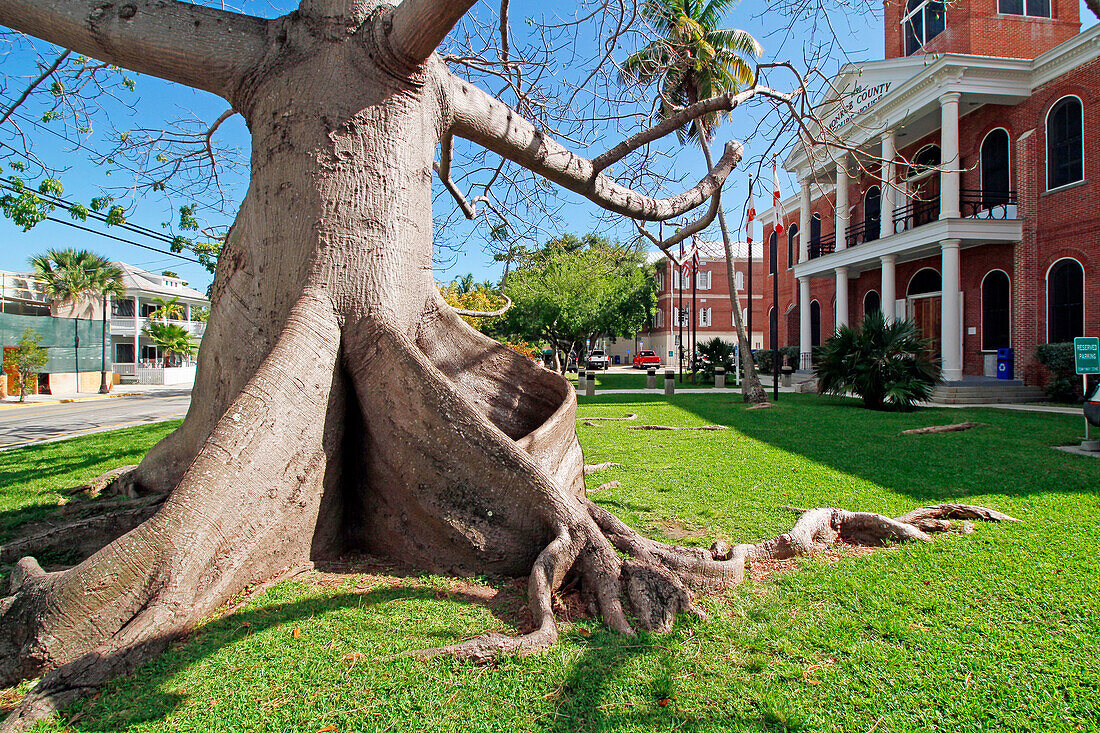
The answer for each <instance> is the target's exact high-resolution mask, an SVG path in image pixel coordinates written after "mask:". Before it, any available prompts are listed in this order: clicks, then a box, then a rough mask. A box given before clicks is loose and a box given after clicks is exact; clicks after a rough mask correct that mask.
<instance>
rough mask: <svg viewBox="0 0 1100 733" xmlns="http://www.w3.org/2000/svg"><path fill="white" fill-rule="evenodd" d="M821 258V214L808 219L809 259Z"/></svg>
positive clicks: (815, 214)
mask: <svg viewBox="0 0 1100 733" xmlns="http://www.w3.org/2000/svg"><path fill="white" fill-rule="evenodd" d="M820 256H821V214H819V213H817V212H816V211H815V212H814V214H813V216H811V217H810V257H820Z"/></svg>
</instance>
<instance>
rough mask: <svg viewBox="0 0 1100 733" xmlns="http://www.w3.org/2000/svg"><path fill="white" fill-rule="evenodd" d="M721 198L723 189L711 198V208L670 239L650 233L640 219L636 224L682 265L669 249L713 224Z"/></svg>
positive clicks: (660, 248) (658, 247)
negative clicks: (660, 237)
mask: <svg viewBox="0 0 1100 733" xmlns="http://www.w3.org/2000/svg"><path fill="white" fill-rule="evenodd" d="M721 199H722V192H721V190H719V191H718V192H716V193H715V194H714V195H713V196H711V198H710V208H708V209H707V213H706V214H704V215H703V216H702V217H701V218H699V219H697V220H696V221H693V222H692V223H691V224H688V225H687V226H685V227H681V228H680V230H679V231H678V232H676V233H675V234H673V235H672V236H671V237H669V238H668V239H664V240H659V239H657V238H656V237H654V236H653V235H652V234H650V233H649V231H648V230H647V229H646V228H645V227H644V226H642V223H641V222H640V221H635V222H634V225H635V226H636V227H638V231H639V232H640V233H641V234H642V235H643V236H644V237H645V238H646V239H648V240H649V241H650V242H653V244H654V245H656V247H657V249H659V250H661V251H662V252H664V254H665V256H666V257H668V258H669V259H670V260H672V261H673V262H675V263H676V264H677V265H682V264H684V263H683V262H681V261H679V260H677V259H676V258H675V257H674V256H673V255H672V254H671V253H670V252H669V249H671V248H672V246H673V245H676V244H679V243H680V242H682V241H684V240H685V239H687V238H688V237H691V236H694V235H696V234H698V233H699V232H701V231H703V230H704V229H706V228H707V227H709V226H710V225H711V222H713V221H714V217H716V216H718V210H719V209H720V208H721V206H722V201H721Z"/></svg>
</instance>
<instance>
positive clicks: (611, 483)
mask: <svg viewBox="0 0 1100 733" xmlns="http://www.w3.org/2000/svg"><path fill="white" fill-rule="evenodd" d="M620 486H622V484H621V483H619V482H618V481H608V482H607V483H606V484H600V485H599V486H597V487H596V488H594V489H589V490H588V493H589V494H593V493H595V492H597V491H605V490H607V489H617V488H619V487H620Z"/></svg>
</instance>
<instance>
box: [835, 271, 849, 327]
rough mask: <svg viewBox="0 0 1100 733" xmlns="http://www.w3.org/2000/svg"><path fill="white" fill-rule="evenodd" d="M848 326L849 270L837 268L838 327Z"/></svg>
mask: <svg viewBox="0 0 1100 733" xmlns="http://www.w3.org/2000/svg"><path fill="white" fill-rule="evenodd" d="M847 325H848V268H847V267H838V268H836V327H837V329H839V328H840V327H841V326H847Z"/></svg>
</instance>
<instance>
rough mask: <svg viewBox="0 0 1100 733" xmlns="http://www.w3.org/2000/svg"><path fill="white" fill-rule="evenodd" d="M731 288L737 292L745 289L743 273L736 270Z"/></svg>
mask: <svg viewBox="0 0 1100 733" xmlns="http://www.w3.org/2000/svg"><path fill="white" fill-rule="evenodd" d="M733 286H734V287H735V288H737V289H738V290H744V289H745V273H744V272H742V271H741V270H738V271H737V272H736V273H735V274H734V276H733Z"/></svg>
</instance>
